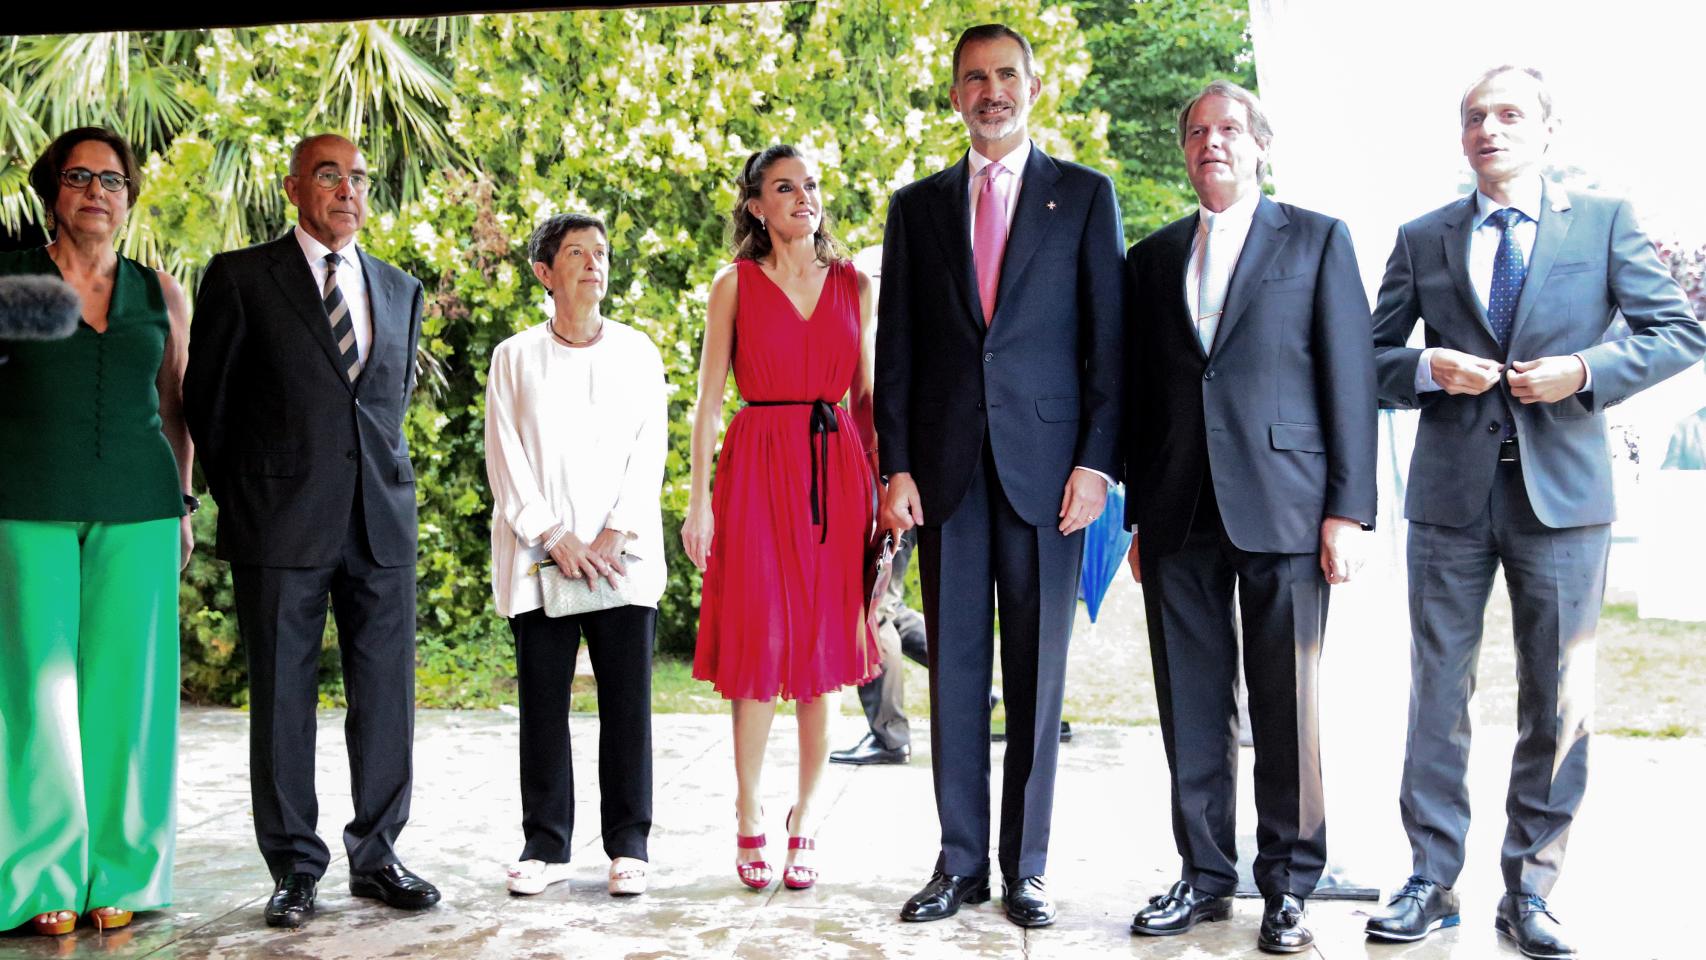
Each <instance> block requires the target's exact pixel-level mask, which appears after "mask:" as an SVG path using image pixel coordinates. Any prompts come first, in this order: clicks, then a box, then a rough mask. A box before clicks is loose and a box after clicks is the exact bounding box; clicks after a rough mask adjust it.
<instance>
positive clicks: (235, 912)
mask: <svg viewBox="0 0 1706 960" xmlns="http://www.w3.org/2000/svg"><path fill="white" fill-rule="evenodd" d="M341 721H342V715H341V713H339V712H336V711H327V712H325V713H324V714H323V715H322V717H321V723H320V749H319V774H318V776H319V784H320V796H321V799H322V809H321V817H320V824H321V830H322V834H323V835H325V836H327V837H328V840H329V841H330V843H331V845H332V847H333V850H334V854H335V855H336V858H335V859H334V861H333V863H332V866H331V869H330V871H329V872H328V874H327V876H326V878H325V880H324V881H323V883H322V886H321V888H320V894H321V895H320V900H319V914H318V916H317V917H316V918H315V919H314V920H313V922H312V923H310V924H309V925H308V926H306V927H304V928H303V929H301V930H299V931H294V932H292V931H278V930H271V929H269V928H267V927H266V926H265V925H264V923H263V922H262V919H261V904H262V902H263V901H264V899H265V897H266V895H267V893H268V892H269V890H270V884H269V882H268V879H267V876H266V870H265V867H264V866H263V864H262V862H261V859H260V856H259V854H258V853H257V852H256V850H255V847H254V840H253V835H252V828H251V819H250V814H249V798H248V779H247V761H246V746H245V744H246V737H247V730H248V717H247V715H246V714H244V713H241V712H238V711H232V710H205V709H186V710H185V713H184V718H183V738H182V739H183V753H182V757H181V761H180V782H181V797H180V804H179V831H178V837H179V840H178V859H177V875H176V881H177V902H176V904H175V905H174V906H173V908H172V909H170V910H165V911H161V912H159V913H154V914H145V915H141V916H139V917H138V919H137V922H136V923H135V924H133V925H132V927H130V928H129V929H126V930H122V931H116V932H115V933H112V934H108V935H105V936H102V935H100V934H98V933H97V932H96V931H94V930H92V929H89V928H87V927H82V928H79V930H78V931H77V933H76V934H74V935H72V936H69V937H64V938H60V939H58V940H48V939H42V938H38V937H34V936H30V935H23V934H10V935H0V958H14V957H17V958H24V957H28V958H35V957H76V956H87V957H94V956H103V957H143V956H147V957H152V958H158V960H168V958H182V960H189V958H202V957H222V958H224V957H229V958H249V957H254V958H261V957H266V958H287V957H312V958H322V960H356V958H369V957H425V958H438V957H443V958H463V957H470V958H472V957H491V958H512V957H514V958H532V957H539V958H546V957H571V958H577V960H578V958H606V957H609V958H616V957H631V958H667V957H717V958H722V957H750V958H755V960H756V958H779V960H792V958H818V957H822V958H866V957H869V958H909V957H918V958H943V957H965V958H971V957H1010V958H1026V960H1043V958H1053V957H1062V958H1064V957H1074V958H1077V957H1102V958H1107V957H1115V956H1119V957H1126V956H1129V957H1134V958H1143V957H1151V958H1170V960H1186V958H1204V960H1207V958H1227V957H1256V956H1260V955H1261V954H1259V953H1258V952H1257V951H1256V949H1255V934H1256V925H1257V922H1258V918H1259V911H1260V906H1259V901H1256V900H1240V901H1238V905H1237V910H1236V913H1235V916H1234V918H1233V919H1232V920H1231V921H1230V922H1227V923H1220V924H1207V925H1204V926H1202V927H1199V928H1198V930H1197V931H1195V932H1193V933H1192V934H1189V935H1186V936H1183V937H1176V938H1168V939H1150V938H1138V937H1133V936H1131V935H1130V934H1129V933H1128V932H1127V924H1128V923H1129V922H1130V919H1131V914H1132V912H1133V910H1134V909H1135V908H1136V906H1137V905H1138V904H1140V903H1141V902H1142V901H1143V899H1144V898H1146V897H1148V896H1149V895H1151V894H1154V893H1159V892H1161V891H1162V890H1163V889H1165V887H1166V886H1167V884H1168V883H1169V882H1170V881H1171V880H1172V879H1173V878H1174V877H1175V876H1176V871H1177V860H1176V857H1175V855H1174V853H1173V849H1172V839H1171V832H1170V829H1169V827H1168V817H1167V787H1166V781H1165V778H1164V777H1163V776H1161V775H1160V771H1161V770H1162V768H1163V755H1162V749H1161V742H1160V737H1159V734H1158V733H1157V731H1156V730H1155V729H1154V728H1144V727H1136V728H1130V727H1125V728H1115V727H1084V726H1080V727H1079V728H1078V729H1077V731H1076V736H1075V738H1074V739H1073V741H1072V742H1071V743H1070V744H1067V745H1065V746H1064V747H1063V749H1062V755H1061V774H1060V789H1059V795H1058V802H1057V806H1056V812H1055V827H1054V834H1053V838H1052V842H1051V850H1052V853H1051V860H1050V867H1049V882H1050V889H1051V890H1052V891H1053V892H1054V894H1055V897H1056V898H1057V901H1058V903H1059V905H1060V920H1059V922H1058V923H1057V924H1055V925H1054V926H1053V927H1051V928H1047V929H1041V930H1032V931H1024V930H1021V929H1020V928H1018V927H1015V926H1013V925H1012V924H1010V923H1008V922H1007V920H1006V919H1005V918H1004V917H1003V916H1002V914H1001V911H1000V905H999V901H998V900H997V901H996V902H992V903H990V904H987V905H984V906H980V907H975V908H967V909H965V910H962V912H961V913H960V915H958V916H956V917H953V918H951V919H949V920H945V921H941V922H938V923H931V924H920V925H912V924H902V923H901V922H899V921H898V920H897V919H896V911H897V910H898V908H899V906H900V904H901V902H902V901H903V900H904V899H905V898H906V897H907V896H908V895H909V894H910V893H912V892H913V890H914V889H916V888H917V887H918V886H919V885H920V884H921V883H922V882H923V881H924V879H925V878H926V877H927V875H928V874H929V870H930V866H931V863H932V861H933V859H934V856H935V851H936V843H935V823H934V817H933V807H932V799H931V786H930V772H929V771H930V767H929V757H928V747H927V744H928V739H927V737H925V736H923V733H924V732H925V731H924V730H922V729H921V730H919V734H920V736H919V737H918V742H919V744H920V746H921V747H922V749H921V750H920V751H919V752H918V753H917V754H915V755H914V757H913V760H912V762H911V763H910V764H909V765H907V766H904V767H874V768H845V767H835V766H832V767H831V770H830V774H829V776H828V778H827V780H826V781H825V784H824V788H823V789H824V794H825V796H824V801H823V803H822V810H823V811H824V814H823V823H822V827H821V829H820V831H819V833H818V841H819V844H820V849H819V856H818V860H817V862H818V864H819V866H820V867H821V868H822V871H823V878H822V880H821V881H820V883H819V885H818V887H817V888H816V889H814V890H811V891H808V892H803V893H802V892H794V891H789V890H784V889H781V885H780V882H777V883H776V884H774V885H773V886H772V888H771V889H770V890H768V891H765V892H762V893H754V892H749V891H747V890H745V889H744V888H743V887H741V886H740V884H739V883H738V882H737V880H736V878H735V875H734V870H733V860H734V843H733V837H732V836H731V835H732V833H733V826H734V811H733V792H734V775H733V771H732V765H731V759H730V739H729V728H728V721H727V718H726V717H722V716H687V715H665V716H659V717H658V718H657V719H656V730H655V740H656V825H655V827H654V828H653V832H652V846H651V852H652V868H653V872H652V884H651V892H649V893H648V894H646V895H645V896H643V897H638V898H632V899H623V900H616V899H612V898H611V897H609V896H607V895H606V894H605V891H604V872H605V870H606V868H607V866H608V861H607V860H606V859H605V857H604V855H603V851H602V849H601V848H600V845H599V841H598V837H597V834H596V829H597V823H598V817H597V806H596V804H597V796H598V794H597V789H596V765H595V764H596V754H597V749H598V748H597V720H596V718H594V717H590V716H588V717H580V716H577V717H576V718H575V719H574V721H573V723H572V728H573V750H574V754H575V766H576V772H577V775H578V777H579V778H580V779H579V783H580V785H581V790H580V793H579V801H578V804H577V820H578V824H579V830H578V831H577V836H576V857H575V860H576V862H577V863H578V864H579V868H578V869H577V870H576V872H575V874H574V877H573V878H572V879H571V880H570V881H569V882H567V883H564V884H559V885H557V886H554V887H552V888H550V889H549V890H548V891H547V892H545V893H543V894H541V895H539V896H537V897H532V898H520V897H511V896H509V895H508V894H507V893H506V892H505V890H504V886H503V874H502V870H503V864H504V863H505V861H506V860H507V859H509V858H513V857H514V856H515V855H516V854H517V853H518V852H519V850H520V845H521V837H520V827H519V821H520V799H519V793H518V788H517V784H516V766H517V756H516V751H517V735H516V722H515V718H514V717H513V716H512V715H510V714H508V713H506V712H501V711H491V712H424V711H423V712H422V713H421V715H420V717H419V730H418V733H417V739H416V745H415V764H416V779H415V800H414V814H413V818H412V820H411V822H410V824H409V827H408V829H407V830H406V831H404V833H403V835H402V838H401V840H400V844H399V846H400V852H401V853H402V856H403V859H404V862H405V863H407V864H408V865H409V866H410V867H411V868H413V869H415V870H417V871H418V872H420V873H421V874H422V875H424V876H426V877H427V878H429V879H431V880H432V881H434V882H435V883H437V884H438V885H439V887H440V889H442V890H443V892H444V901H443V903H441V904H440V905H439V906H437V907H436V908H434V909H431V910H428V911H424V912H422V913H417V914H407V913H401V912H397V911H393V910H390V909H389V908H386V907H384V906H382V905H379V904H377V903H375V902H373V901H368V900H356V899H354V898H352V897H350V896H349V895H348V892H347V890H346V888H345V880H346V876H347V874H346V873H345V866H344V863H343V858H342V856H341V849H340V848H341V843H340V841H339V840H338V836H339V833H340V827H341V825H342V824H343V823H344V821H345V820H346V819H347V818H348V816H349V810H350V806H349V787H348V774H347V767H346V766H345V763H346V761H345V755H344V750H343V744H342V739H343V738H342V731H341ZM838 723H839V726H838V727H837V730H836V737H835V741H836V745H838V746H842V745H846V744H848V743H851V742H852V741H853V740H854V739H856V738H857V737H858V735H859V733H860V732H861V731H860V726H861V722H860V720H859V719H858V718H853V717H844V718H842V719H841V720H840V721H838ZM921 726H922V725H921ZM793 731H794V726H793V721H792V718H791V717H779V718H777V722H776V727H775V731H774V733H773V735H772V750H771V755H770V760H769V769H768V777H767V780H766V789H765V796H766V798H767V800H768V803H767V807H768V811H769V817H768V822H767V824H766V826H767V828H768V833H769V835H770V837H771V838H772V845H771V847H770V853H771V855H772V857H771V859H772V862H780V860H781V858H782V855H783V853H784V852H785V851H784V845H783V843H782V842H781V840H782V838H783V837H784V835H785V831H784V829H783V824H782V815H783V813H784V812H785V811H786V810H787V808H788V803H789V799H790V795H791V793H792V786H793V782H794V774H795V768H794V765H793V763H792V759H791V757H792V754H793V752H794V751H793V747H792V740H793V736H792V734H793ZM1383 739H1384V738H1383ZM1513 739H1514V732H1513V731H1512V730H1510V729H1499V728H1489V727H1486V726H1483V727H1481V728H1480V729H1479V730H1478V731H1477V739H1476V748H1477V749H1476V750H1475V753H1474V758H1473V764H1474V768H1473V780H1472V786H1473V794H1474V803H1475V808H1476V809H1477V810H1478V811H1481V817H1480V819H1479V820H1478V821H1477V822H1476V826H1475V828H1474V830H1473V831H1472V832H1471V834H1470V846H1471V863H1470V867H1469V869H1468V870H1467V871H1466V872H1465V876H1464V877H1463V878H1462V880H1461V881H1460V884H1459V888H1460V890H1461V891H1462V892H1463V897H1464V925H1463V926H1462V927H1461V928H1459V929H1457V930H1455V931H1450V932H1446V933H1443V934H1440V935H1437V936H1435V937H1433V938H1431V939H1430V940H1428V941H1425V942H1423V943H1421V944H1416V945H1411V946H1396V947H1394V946H1386V945H1374V944H1368V943H1367V942H1365V940H1364V939H1363V937H1362V936H1361V933H1360V930H1361V927H1362V922H1363V918H1364V916H1365V915H1366V911H1367V910H1368V909H1370V908H1371V907H1372V906H1373V905H1372V904H1370V903H1368V902H1366V901H1364V902H1356V901H1327V900H1320V899H1317V900H1314V901H1312V902H1311V904H1310V918H1311V926H1312V927H1313V929H1314V930H1315V933H1316V936H1317V948H1316V951H1315V955H1317V956H1322V957H1332V958H1335V960H1337V958H1342V957H1358V958H1369V960H1400V958H1402V960H1443V958H1457V960H1468V958H1482V957H1507V956H1508V957H1515V956H1517V954H1516V953H1515V951H1514V950H1511V949H1510V948H1508V947H1507V946H1505V945H1503V944H1501V943H1500V942H1499V941H1498V939H1497V937H1496V936H1495V934H1494V933H1493V928H1492V917H1493V907H1494V904H1495V902H1496V900H1497V897H1498V894H1499V881H1498V869H1497V850H1498V844H1499V839H1500V835H1501V833H1502V830H1503V822H1502V820H1503V818H1502V816H1501V815H1500V814H1501V813H1502V810H1503V790H1504V782H1505V773H1504V771H1505V769H1506V764H1507V763H1508V757H1509V755H1510V747H1511V744H1512V742H1513ZM1386 742H1387V743H1388V744H1389V746H1388V747H1387V749H1386V750H1384V751H1372V750H1371V751H1370V752H1368V753H1367V755H1366V757H1365V758H1364V759H1362V760H1359V759H1356V757H1355V756H1354V755H1351V754H1347V752H1346V751H1345V750H1343V749H1340V750H1339V751H1338V752H1337V754H1336V755H1337V756H1338V757H1339V758H1340V759H1339V760H1338V762H1337V764H1336V768H1335V769H1336V770H1337V771H1338V773H1339V776H1337V777H1335V778H1333V779H1332V780H1331V781H1330V783H1329V787H1330V794H1329V808H1328V809H1329V824H1330V826H1331V827H1332V830H1331V833H1330V835H1331V837H1332V838H1333V850H1334V858H1335V860H1336V861H1341V862H1342V863H1343V864H1346V865H1348V866H1346V867H1345V868H1346V869H1348V870H1349V871H1350V872H1351V873H1353V874H1357V876H1356V877H1355V878H1354V879H1356V880H1359V881H1361V882H1365V883H1368V884H1370V885H1373V886H1380V887H1387V886H1391V885H1393V884H1396V883H1398V882H1401V881H1402V880H1403V877H1404V874H1405V873H1406V872H1407V870H1406V867H1407V858H1406V856H1405V853H1404V846H1403V841H1402V836H1401V834H1400V833H1399V830H1398V824H1397V811H1396V807H1397V804H1396V802H1395V801H1394V799H1393V793H1392V791H1393V787H1394V786H1395V784H1396V775H1395V771H1396V762H1397V761H1396V758H1395V757H1394V756H1393V755H1392V754H1393V752H1394V749H1395V748H1394V747H1392V746H1390V744H1391V743H1392V742H1391V741H1390V740H1387V741H1386ZM1399 742H1400V743H1401V741H1399ZM992 751H993V752H994V754H995V759H996V761H997V763H998V762H999V757H1000V751H1001V747H1000V745H994V746H993V747H992ZM1248 753H1249V751H1247V750H1246V751H1245V754H1246V756H1245V757H1244V767H1245V769H1244V771H1243V781H1242V786H1243V792H1244V794H1245V799H1244V809H1243V810H1241V812H1240V823H1241V824H1244V825H1246V826H1248V825H1250V824H1253V822H1254V821H1253V818H1252V815H1251V811H1250V809H1249V798H1248V793H1249V789H1248V783H1249V756H1248ZM997 769H999V768H998V767H997ZM1702 770H1706V741H1701V740H1698V739H1696V740H1680V741H1659V742H1655V741H1644V740H1617V739H1612V738H1600V739H1599V740H1597V741H1596V742H1595V744H1594V762H1593V781H1592V784H1591V786H1590V790H1589V795H1588V800H1587V805H1586V807H1585V809H1584V810H1583V811H1582V815H1581V818H1580V820H1579V822H1578V826H1577V829H1576V830H1575V832H1574V834H1573V837H1572V842H1571V849H1570V858H1569V863H1568V864H1567V869H1566V870H1565V872H1564V878H1563V881H1562V882H1561V883H1560V884H1559V887H1558V889H1557V891H1556V892H1555V895H1554V897H1553V901H1552V902H1553V905H1554V907H1555V908H1556V910H1557V912H1558V913H1559V914H1560V915H1561V916H1562V917H1563V918H1564V920H1565V921H1566V923H1568V924H1569V926H1570V929H1572V930H1573V931H1575V932H1576V933H1577V935H1578V938H1579V940H1580V941H1581V943H1582V945H1583V946H1584V947H1585V948H1586V949H1585V952H1584V956H1588V957H1597V958H1608V960H1656V958H1666V960H1672V958H1676V960H1680V958H1685V957H1686V958H1693V957H1699V956H1701V952H1700V948H1699V946H1698V944H1690V943H1688V942H1687V941H1685V940H1684V939H1683V936H1682V933H1681V930H1680V926H1681V925H1679V924H1674V923H1667V920H1668V918H1666V917H1664V916H1662V915H1658V914H1652V913H1648V914H1644V915H1637V913H1636V911H1633V910H1631V909H1630V900H1629V896H1630V894H1634V896H1636V897H1639V898H1641V899H1642V900H1643V901H1648V902H1651V901H1653V900H1659V901H1664V900H1667V899H1668V897H1667V894H1670V893H1673V892H1683V891H1688V890H1690V889H1692V888H1693V884H1692V882H1691V881H1692V880H1693V878H1694V875H1695V872H1696V871H1697V869H1698V867H1697V865H1696V863H1695V862H1694V861H1695V860H1696V859H1697V858H1698V855H1699V851H1700V841H1699V837H1698V835H1697V834H1696V833H1694V832H1693V831H1692V829H1690V830H1689V831H1688V832H1687V833H1680V832H1679V826H1680V825H1682V824H1688V823H1692V822H1693V821H1694V820H1695V819H1696V818H1697V816H1698V803H1699V800H1698V798H1699V780H1700V775H1701V772H1702ZM996 782H997V784H999V777H997V778H996ZM1690 811H1693V812H1692V813H1691V812H1690ZM1613 898H1614V899H1613ZM1607 901H1609V902H1610V903H1611V904H1612V905H1613V908H1612V909H1606V908H1604V907H1602V906H1601V903H1603V902H1607Z"/></svg>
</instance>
